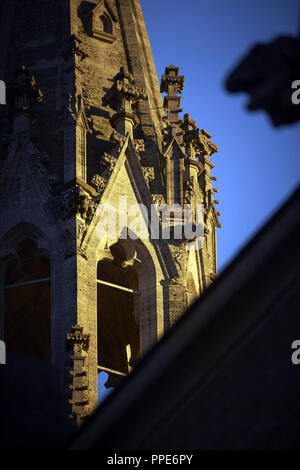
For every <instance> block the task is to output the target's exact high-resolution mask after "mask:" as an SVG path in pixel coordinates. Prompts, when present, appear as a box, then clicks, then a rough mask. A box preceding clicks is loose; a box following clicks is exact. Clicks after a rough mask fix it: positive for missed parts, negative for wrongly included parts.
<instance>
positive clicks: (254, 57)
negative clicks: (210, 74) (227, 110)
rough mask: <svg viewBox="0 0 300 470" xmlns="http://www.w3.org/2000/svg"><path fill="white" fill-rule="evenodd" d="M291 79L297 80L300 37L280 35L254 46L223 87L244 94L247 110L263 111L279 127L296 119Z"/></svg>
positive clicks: (299, 117)
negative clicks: (247, 98)
mask: <svg viewBox="0 0 300 470" xmlns="http://www.w3.org/2000/svg"><path fill="white" fill-rule="evenodd" d="M295 80H300V39H299V38H296V37H290V36H281V37H278V38H276V39H275V40H273V41H272V42H270V43H269V44H257V45H255V46H254V47H253V48H252V49H251V50H250V52H249V53H248V54H247V55H246V56H245V57H244V59H243V60H242V61H241V62H240V63H239V64H238V65H237V66H236V67H235V69H234V70H233V71H232V72H231V74H230V75H229V76H228V78H227V80H226V88H227V90H228V91H230V92H243V91H244V92H246V93H248V94H249V102H248V109H249V110H251V111H253V110H258V109H261V110H265V111H266V112H267V113H268V115H269V116H270V118H271V121H272V123H273V124H274V126H281V125H284V124H291V123H294V122H296V121H298V120H300V104H298V105H296V104H294V103H293V102H292V99H291V97H292V94H293V92H294V91H295V90H294V89H292V83H293V82H294V81H295ZM298 96H299V97H300V93H299V94H298Z"/></svg>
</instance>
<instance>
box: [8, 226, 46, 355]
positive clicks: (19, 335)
mask: <svg viewBox="0 0 300 470" xmlns="http://www.w3.org/2000/svg"><path fill="white" fill-rule="evenodd" d="M49 258H50V257H49V250H48V244H47V241H46V238H45V237H44V236H43V234H42V232H41V230H40V229H39V228H38V227H35V226H33V225H32V224H28V223H25V222H22V223H19V224H18V225H17V226H15V227H14V228H12V229H11V230H9V231H8V232H7V233H6V235H5V236H4V237H3V238H2V240H1V243H0V261H1V272H0V275H1V289H0V291H1V294H0V295H1V298H0V302H1V307H2V309H1V310H2V312H3V316H2V319H1V320H2V321H1V333H2V334H1V336H3V337H4V340H5V342H6V345H7V349H8V350H14V351H16V352H19V353H22V354H25V355H30V356H34V357H39V358H41V359H46V360H50V359H51V318H50V304H51V300H50V299H51V273H50V259H49Z"/></svg>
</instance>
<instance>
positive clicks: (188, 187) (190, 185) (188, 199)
mask: <svg viewBox="0 0 300 470" xmlns="http://www.w3.org/2000/svg"><path fill="white" fill-rule="evenodd" d="M194 196H195V190H194V177H193V176H191V177H190V178H189V179H188V180H187V181H186V182H185V183H184V203H185V204H191V203H192V199H193V197H194Z"/></svg>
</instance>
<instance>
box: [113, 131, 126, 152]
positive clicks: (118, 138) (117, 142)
mask: <svg viewBox="0 0 300 470" xmlns="http://www.w3.org/2000/svg"><path fill="white" fill-rule="evenodd" d="M125 140H126V137H125V136H124V135H122V134H119V132H117V131H113V132H112V133H111V135H110V138H109V143H110V145H111V146H112V147H117V149H116V150H117V152H118V153H119V152H121V150H122V148H123V147H124V144H125Z"/></svg>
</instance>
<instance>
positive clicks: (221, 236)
mask: <svg viewBox="0 0 300 470" xmlns="http://www.w3.org/2000/svg"><path fill="white" fill-rule="evenodd" d="M140 1H141V5H142V9H143V13H144V17H145V22H146V26H147V30H148V34H149V37H150V43H151V47H152V52H153V56H154V61H155V65H156V70H157V73H158V76H159V78H160V76H161V74H162V73H163V72H164V69H165V66H166V65H170V64H174V65H177V66H179V67H180V73H182V74H184V75H185V86H184V91H183V98H182V107H183V113H190V114H191V115H192V118H193V119H195V120H196V121H197V123H198V126H199V127H200V129H202V128H204V129H206V130H207V131H208V132H210V133H211V134H212V135H213V137H212V140H213V141H214V142H215V143H216V144H217V145H219V148H220V151H219V153H218V154H216V155H215V156H214V157H213V159H212V161H213V162H214V163H215V165H216V168H215V169H214V170H213V173H212V174H213V175H215V176H217V177H218V181H217V183H216V185H215V186H216V187H218V188H219V194H217V195H216V196H217V199H219V200H220V202H221V204H220V206H218V207H219V208H220V209H219V210H220V211H221V212H222V215H221V218H220V221H221V223H222V228H221V229H218V260H219V269H220V270H221V269H222V268H223V267H224V266H225V265H226V264H227V263H228V262H229V261H230V259H231V258H232V257H233V256H234V255H235V254H236V253H237V251H238V250H239V248H240V247H241V246H243V245H244V243H245V242H246V241H247V240H248V239H249V238H251V237H252V235H253V234H254V233H255V231H256V230H257V229H258V228H259V227H260V226H261V225H262V224H263V223H264V221H265V220H266V219H267V218H268V217H269V216H270V215H271V213H272V212H273V211H274V210H276V208H278V207H279V206H280V205H281V203H282V202H283V201H284V199H285V198H286V197H288V195H289V194H290V192H291V191H292V190H293V188H294V187H295V185H296V184H297V183H299V179H300V178H299V175H300V163H299V157H300V155H299V154H300V152H299V142H300V139H299V137H300V123H299V124H296V125H292V126H288V127H284V128H280V129H275V128H273V127H272V125H271V123H270V121H269V119H268V117H267V116H266V115H265V114H264V113H263V112H257V113H249V112H248V111H246V110H245V103H246V97H245V95H231V94H228V93H227V92H226V91H225V89H224V79H225V77H226V75H227V74H228V72H229V71H230V70H231V68H232V67H233V66H234V65H235V64H236V63H237V61H238V60H239V58H241V57H242V56H243V55H244V54H245V53H246V51H247V50H248V49H249V48H250V47H251V46H252V45H253V44H254V43H255V42H258V41H260V42H267V41H270V40H271V39H272V38H273V37H274V36H276V35H279V34H292V35H296V34H297V28H298V24H299V21H298V20H299V14H300V6H299V1H298V0H286V1H284V0H252V1H246V0H209V1H204V0H185V1H182V0H180V1H179V0H160V1H159V0H140ZM296 79H300V77H295V80H296ZM105 380H107V374H105V373H101V374H99V391H100V394H101V397H102V399H103V398H104V396H105V394H106V393H107V391H106V390H105V389H104V387H103V382H105Z"/></svg>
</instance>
